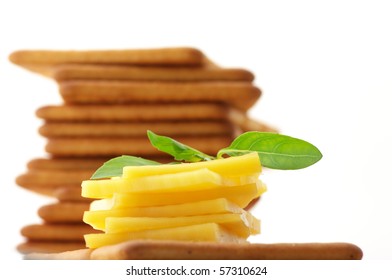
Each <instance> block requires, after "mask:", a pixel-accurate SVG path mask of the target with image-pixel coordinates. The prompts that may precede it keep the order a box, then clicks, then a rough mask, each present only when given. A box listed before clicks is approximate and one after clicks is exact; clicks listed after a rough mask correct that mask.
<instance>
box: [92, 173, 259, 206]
mask: <svg viewBox="0 0 392 280" xmlns="http://www.w3.org/2000/svg"><path fill="white" fill-rule="evenodd" d="M265 191H266V186H265V185H264V184H263V183H262V182H261V181H260V180H259V181H257V182H256V183H253V184H248V185H243V186H234V187H221V188H218V189H210V190H201V191H193V192H173V193H155V194H153V195H151V194H149V193H115V194H114V195H113V197H112V198H106V199H101V200H95V201H93V202H92V203H91V205H90V210H91V211H95V210H110V209H121V208H130V207H149V206H162V205H172V204H182V203H189V202H196V201H201V200H210V199H216V198H226V199H227V200H229V201H230V202H232V203H234V204H237V205H238V206H239V207H241V208H245V207H246V206H247V205H248V204H249V203H250V202H251V201H252V200H253V199H255V198H257V197H259V196H260V195H261V194H262V193H264V192H265Z"/></svg>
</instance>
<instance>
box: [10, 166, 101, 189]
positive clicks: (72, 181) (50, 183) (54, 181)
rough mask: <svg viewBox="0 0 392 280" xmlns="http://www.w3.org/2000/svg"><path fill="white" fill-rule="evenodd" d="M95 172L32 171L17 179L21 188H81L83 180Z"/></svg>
mask: <svg viewBox="0 0 392 280" xmlns="http://www.w3.org/2000/svg"><path fill="white" fill-rule="evenodd" d="M93 173H94V170H68V171H62V170H30V171H28V172H26V173H24V174H22V175H19V176H18V177H17V178H16V183H17V184H18V185H19V186H22V187H26V188H28V187H29V186H33V187H34V186H41V187H48V188H51V187H61V186H64V185H66V186H78V185H79V186H80V184H81V182H82V181H83V180H87V179H89V178H90V177H91V175H92V174H93Z"/></svg>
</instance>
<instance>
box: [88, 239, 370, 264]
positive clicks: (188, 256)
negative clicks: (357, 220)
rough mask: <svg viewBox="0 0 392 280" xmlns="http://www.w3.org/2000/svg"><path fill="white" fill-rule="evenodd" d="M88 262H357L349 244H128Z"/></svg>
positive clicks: (109, 248)
mask: <svg viewBox="0 0 392 280" xmlns="http://www.w3.org/2000/svg"><path fill="white" fill-rule="evenodd" d="M90 257H91V259H106V260H107V259H115V260H119V259H122V260H132V259H133V260H354V259H355V260H358V259H361V258H362V250H361V249H360V248H359V247H357V246H356V245H353V244H350V243H280V244H279V243H277V244H237V243H206V242H179V241H130V242H125V243H120V244H117V245H112V246H105V247H101V248H98V249H95V250H94V251H93V252H92V253H91V255H90Z"/></svg>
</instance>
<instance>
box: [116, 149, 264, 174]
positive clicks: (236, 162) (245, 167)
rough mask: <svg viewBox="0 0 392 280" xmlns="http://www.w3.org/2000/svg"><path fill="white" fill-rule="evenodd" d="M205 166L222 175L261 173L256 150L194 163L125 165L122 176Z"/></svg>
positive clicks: (169, 172)
mask: <svg viewBox="0 0 392 280" xmlns="http://www.w3.org/2000/svg"><path fill="white" fill-rule="evenodd" d="M201 168H207V169H209V170H211V171H213V172H216V173H218V174H220V175H222V176H224V177H231V176H234V177H235V176H257V177H258V175H259V174H260V173H261V164H260V159H259V156H258V154H257V153H256V152H254V153H249V154H245V155H242V156H236V157H229V158H225V159H217V160H210V161H201V162H195V163H182V164H165V165H145V166H126V167H124V169H123V178H125V179H135V178H139V177H144V176H151V175H161V174H171V173H178V172H186V171H192V170H197V169H201Z"/></svg>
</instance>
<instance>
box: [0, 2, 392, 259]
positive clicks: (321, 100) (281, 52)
mask: <svg viewBox="0 0 392 280" xmlns="http://www.w3.org/2000/svg"><path fill="white" fill-rule="evenodd" d="M95 2H97V3H95ZM128 2H131V3H128ZM212 2H213V3H212ZM316 2H317V4H316ZM387 2H388V1H385V2H381V1H351V2H350V1H324V4H320V1H235V2H234V1H140V2H136V1H134V2H133V1H114V0H113V1H64V2H63V3H62V4H59V3H58V2H57V1H2V2H1V3H0V93H1V96H2V102H1V103H0V104H1V111H0V112H1V118H0V120H1V130H2V137H1V144H2V145H1V146H2V151H3V152H2V160H1V161H0V162H1V171H2V176H1V188H2V190H3V193H2V203H1V210H2V211H1V213H2V215H3V221H2V227H1V229H2V238H1V239H0V240H1V241H0V242H1V244H0V246H1V247H0V248H1V250H0V254H1V258H2V259H9V260H10V259H13V260H18V259H20V258H21V257H20V255H19V254H17V253H16V252H15V249H14V248H15V246H16V245H17V244H18V243H19V242H21V241H22V238H21V237H20V235H19V229H20V228H21V227H22V226H23V225H26V224H30V223H34V222H38V221H39V219H38V217H37V214H36V210H37V208H38V207H39V206H40V205H42V204H43V203H46V202H48V201H49V200H48V199H45V198H41V197H39V196H38V195H35V194H32V193H29V192H26V191H24V190H22V189H20V188H19V187H17V186H16V185H15V183H14V179H15V177H16V176H17V175H19V174H21V173H23V172H24V171H25V165H26V163H27V162H28V161H29V160H30V159H32V158H34V157H40V156H43V155H44V144H45V140H44V139H43V138H41V137H40V136H39V135H38V134H37V129H38V127H39V125H40V121H39V120H38V119H37V118H36V117H35V110H36V109H37V108H38V107H40V106H42V105H47V104H57V103H59V102H60V98H59V95H58V93H57V87H56V85H55V84H54V83H53V82H52V81H50V80H48V79H45V78H43V77H40V76H38V75H35V74H32V73H29V72H27V71H25V70H23V69H21V68H18V67H16V66H14V65H12V64H11V63H9V62H8V59H7V56H8V55H9V54H10V53H11V52H12V51H15V50H18V49H36V48H42V49H91V48H94V49H95V48H109V49H112V48H144V47H163V46H193V47H197V48H200V49H201V50H202V51H204V52H205V53H206V54H207V55H208V56H210V57H211V58H212V59H213V60H215V61H216V62H217V63H218V64H221V65H222V66H227V67H229V66H233V67H243V68H247V69H249V70H251V71H252V72H253V73H254V74H255V75H256V81H255V84H256V85H258V86H259V87H261V88H262V89H263V97H262V98H261V99H260V101H259V102H258V103H257V105H256V106H255V107H254V108H253V109H252V110H251V114H252V116H253V117H255V118H257V119H260V120H265V121H267V122H269V123H270V124H273V125H275V126H277V127H279V128H280V129H281V132H282V133H284V134H288V135H291V136H294V137H299V138H302V139H305V140H308V141H310V142H312V143H313V144H315V145H316V146H318V147H319V148H320V150H321V151H322V153H323V155H324V157H323V159H322V160H321V161H320V162H319V163H317V164H316V165H314V166H312V167H310V168H307V169H304V170H301V171H273V172H271V171H265V172H264V174H263V176H262V178H263V180H264V181H265V182H266V183H267V185H268V188H269V191H268V193H266V194H265V196H264V198H263V200H262V202H261V203H260V205H259V207H258V208H257V209H256V210H255V215H256V216H258V217H260V218H261V220H262V234H261V235H260V236H258V237H257V238H254V239H252V240H257V241H260V242H311V241H314V242H335V241H342V242H352V243H355V244H357V245H359V246H360V247H361V248H362V249H363V251H364V258H365V259H378V260H379V259H392V242H391V236H392V221H391V220H392V219H391V213H392V203H391V197H392V190H391V188H392V185H391V180H390V174H391V170H390V168H391V158H392V151H391V144H390V143H391V141H392V133H391V125H390V121H391V119H392V113H391V111H390V106H391V94H392V51H391V50H392V42H391V36H390V33H391V30H390V29H391V27H392V17H391V16H390V15H391V13H392V10H391V8H390V7H389V5H388V4H387ZM132 3H134V4H132Z"/></svg>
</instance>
